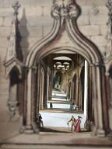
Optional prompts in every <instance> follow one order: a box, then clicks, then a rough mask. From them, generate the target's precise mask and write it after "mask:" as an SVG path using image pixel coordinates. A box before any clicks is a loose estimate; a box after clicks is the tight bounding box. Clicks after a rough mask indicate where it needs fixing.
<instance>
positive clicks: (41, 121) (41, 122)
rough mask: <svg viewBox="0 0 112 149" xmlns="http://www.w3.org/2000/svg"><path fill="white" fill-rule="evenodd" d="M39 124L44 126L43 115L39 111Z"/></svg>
mask: <svg viewBox="0 0 112 149" xmlns="http://www.w3.org/2000/svg"><path fill="white" fill-rule="evenodd" d="M39 126H40V127H43V126H44V124H43V120H42V116H41V114H40V113H39Z"/></svg>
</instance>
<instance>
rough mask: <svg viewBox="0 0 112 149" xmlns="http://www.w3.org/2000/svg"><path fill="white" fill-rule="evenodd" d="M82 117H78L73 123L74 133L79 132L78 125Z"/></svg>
mask: <svg viewBox="0 0 112 149" xmlns="http://www.w3.org/2000/svg"><path fill="white" fill-rule="evenodd" d="M81 118H82V117H80V116H78V119H77V120H76V121H75V126H74V127H75V132H80V131H81V127H80V124H81V120H80V119H81Z"/></svg>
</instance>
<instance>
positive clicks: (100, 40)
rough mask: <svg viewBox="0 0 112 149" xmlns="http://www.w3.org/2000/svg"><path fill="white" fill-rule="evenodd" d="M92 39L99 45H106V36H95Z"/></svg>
mask: <svg viewBox="0 0 112 149" xmlns="http://www.w3.org/2000/svg"><path fill="white" fill-rule="evenodd" d="M91 40H92V41H93V42H94V43H95V44H96V45H98V46H105V45H106V42H107V41H106V39H105V37H104V36H93V37H91Z"/></svg>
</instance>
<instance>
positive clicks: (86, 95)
mask: <svg viewBox="0 0 112 149" xmlns="http://www.w3.org/2000/svg"><path fill="white" fill-rule="evenodd" d="M84 76H85V77H84V116H85V118H86V119H87V118H88V63H87V61H86V60H85V75H84Z"/></svg>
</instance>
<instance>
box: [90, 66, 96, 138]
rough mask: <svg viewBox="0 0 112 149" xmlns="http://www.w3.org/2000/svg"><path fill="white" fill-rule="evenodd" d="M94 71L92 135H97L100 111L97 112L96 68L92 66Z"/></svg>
mask: <svg viewBox="0 0 112 149" xmlns="http://www.w3.org/2000/svg"><path fill="white" fill-rule="evenodd" d="M91 71H92V106H93V112H94V113H93V115H94V124H93V128H92V133H93V134H94V135H96V130H97V128H98V111H97V109H98V108H97V106H98V105H97V87H96V86H97V85H96V81H97V80H96V68H95V66H94V65H91Z"/></svg>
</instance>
